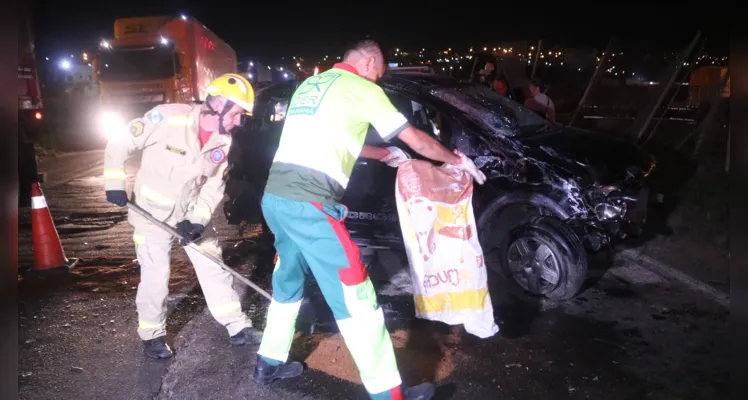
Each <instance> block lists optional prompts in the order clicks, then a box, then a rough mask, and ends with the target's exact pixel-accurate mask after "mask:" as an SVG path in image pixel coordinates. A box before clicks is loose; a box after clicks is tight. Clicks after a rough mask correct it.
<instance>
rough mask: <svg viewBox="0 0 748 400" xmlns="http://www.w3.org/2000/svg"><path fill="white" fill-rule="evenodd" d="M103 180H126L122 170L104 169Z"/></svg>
mask: <svg viewBox="0 0 748 400" xmlns="http://www.w3.org/2000/svg"><path fill="white" fill-rule="evenodd" d="M104 179H110V180H114V181H124V180H125V179H127V174H125V170H124V169H105V170H104Z"/></svg>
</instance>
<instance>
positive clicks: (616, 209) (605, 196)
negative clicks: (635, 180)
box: [584, 185, 636, 221]
mask: <svg viewBox="0 0 748 400" xmlns="http://www.w3.org/2000/svg"><path fill="white" fill-rule="evenodd" d="M584 198H585V201H586V202H587V204H589V205H590V206H591V207H592V212H593V214H594V216H595V218H597V220H598V221H610V220H614V219H620V218H624V217H625V216H626V211H627V210H628V207H629V204H630V203H631V205H634V204H635V202H636V197H632V196H630V195H627V194H626V193H625V191H624V190H622V189H621V188H619V187H618V186H613V185H608V186H599V187H594V188H590V189H588V190H586V191H585V192H584Z"/></svg>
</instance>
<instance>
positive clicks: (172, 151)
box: [104, 104, 231, 226]
mask: <svg viewBox="0 0 748 400" xmlns="http://www.w3.org/2000/svg"><path fill="white" fill-rule="evenodd" d="M200 109H201V106H200V105H197V104H164V105H159V106H156V107H154V108H153V109H152V110H151V111H149V112H148V113H147V114H145V116H143V117H141V118H136V119H134V120H132V121H131V122H130V123H129V124H128V126H127V131H126V132H122V133H121V134H120V135H119V136H117V137H116V138H114V139H112V140H110V142H109V144H108V145H107V147H106V151H105V156H104V186H105V189H106V190H125V188H126V186H125V184H126V182H125V179H126V176H127V175H126V174H125V161H126V160H127V158H128V157H129V156H130V154H131V153H132V152H134V151H136V150H141V149H142V152H143V156H142V161H141V164H140V170H139V171H138V172H137V175H136V177H135V185H134V186H133V197H134V202H135V204H137V205H139V206H140V207H142V208H143V209H145V210H146V211H148V212H150V213H151V214H152V215H153V216H154V217H156V218H157V219H158V220H160V221H163V222H166V223H168V224H169V225H172V226H173V225H175V224H176V223H177V222H179V221H181V220H183V219H189V220H190V221H192V222H193V223H197V224H202V225H206V224H207V223H208V222H209V221H210V219H211V217H212V215H213V212H214V211H215V210H216V207H217V206H218V204H219V203H220V202H221V200H222V199H223V192H224V185H225V181H224V177H225V175H226V174H225V172H226V166H227V162H226V155H227V154H228V152H229V148H230V146H231V137H230V136H227V135H220V134H218V133H214V134H213V135H212V136H211V137H210V139H209V140H208V142H207V143H206V144H205V146H203V147H202V148H200V140H199V138H198V130H199V127H198V121H199V116H200ZM140 220H141V219H140V217H138V216H136V215H135V214H133V213H131V214H130V222H131V223H133V224H135V223H136V222H137V221H140Z"/></svg>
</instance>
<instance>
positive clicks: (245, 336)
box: [229, 327, 262, 346]
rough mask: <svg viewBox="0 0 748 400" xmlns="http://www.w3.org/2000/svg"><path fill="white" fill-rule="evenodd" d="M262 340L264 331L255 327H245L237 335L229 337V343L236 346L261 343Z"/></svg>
mask: <svg viewBox="0 0 748 400" xmlns="http://www.w3.org/2000/svg"><path fill="white" fill-rule="evenodd" d="M260 342H262V332H260V331H258V330H257V329H255V328H249V327H248V328H244V329H242V330H241V331H239V333H237V334H236V335H234V336H232V337H230V338H229V343H231V344H232V345H234V346H241V345H244V344H247V343H249V344H260Z"/></svg>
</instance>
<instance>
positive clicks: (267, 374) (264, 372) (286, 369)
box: [252, 355, 304, 385]
mask: <svg viewBox="0 0 748 400" xmlns="http://www.w3.org/2000/svg"><path fill="white" fill-rule="evenodd" d="M302 372H304V366H303V365H302V364H301V363H300V362H298V361H291V362H287V363H285V364H281V365H270V364H268V363H267V362H265V360H263V359H262V357H260V356H259V355H258V356H257V365H255V371H254V373H253V374H252V380H253V381H255V383H259V384H260V385H267V384H270V383H273V381H275V380H278V379H286V378H295V377H297V376H299V375H301V373H302Z"/></svg>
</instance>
